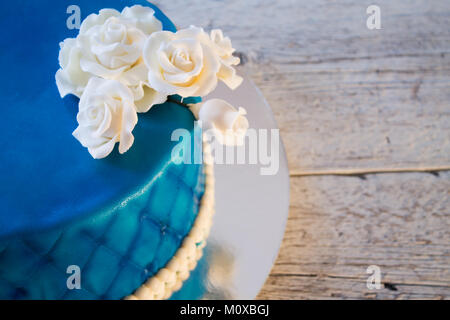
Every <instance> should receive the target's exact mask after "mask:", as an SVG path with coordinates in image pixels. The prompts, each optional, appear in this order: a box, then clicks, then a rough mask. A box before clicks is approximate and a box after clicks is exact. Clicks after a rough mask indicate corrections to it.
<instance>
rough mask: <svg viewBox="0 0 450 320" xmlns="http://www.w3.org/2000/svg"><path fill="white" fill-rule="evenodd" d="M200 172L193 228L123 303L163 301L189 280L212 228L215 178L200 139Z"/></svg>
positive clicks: (211, 163)
mask: <svg viewBox="0 0 450 320" xmlns="http://www.w3.org/2000/svg"><path fill="white" fill-rule="evenodd" d="M203 162H204V166H203V172H204V174H205V178H206V180H205V192H204V194H203V197H202V200H201V202H200V210H199V212H198V215H197V218H196V219H195V222H194V226H193V227H192V229H191V230H190V231H189V234H188V235H187V236H186V237H185V238H184V240H183V243H182V245H181V246H180V248H178V250H177V252H176V253H175V255H174V256H173V257H172V258H171V259H170V261H169V262H168V263H167V265H166V266H165V267H164V268H162V269H160V270H159V271H158V272H157V273H156V275H154V276H153V277H151V278H150V279H148V280H147V281H146V282H145V283H144V284H143V285H142V286H141V287H139V288H138V289H137V290H136V291H135V292H134V293H133V294H131V295H129V296H127V297H125V300H165V299H169V298H170V297H171V295H172V294H173V293H174V292H176V291H178V290H179V289H181V287H182V285H183V282H184V281H185V280H187V279H188V278H189V275H190V272H191V271H192V270H194V269H195V267H196V266H197V263H198V261H199V260H200V259H201V258H202V256H203V249H204V248H205V246H206V239H207V238H208V236H209V233H210V231H211V227H212V218H213V216H214V213H215V200H214V199H215V198H214V193H215V187H214V185H215V178H214V165H213V162H214V161H213V157H212V154H211V147H210V145H209V143H207V142H206V139H205V138H203Z"/></svg>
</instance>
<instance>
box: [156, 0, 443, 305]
mask: <svg viewBox="0 0 450 320" xmlns="http://www.w3.org/2000/svg"><path fill="white" fill-rule="evenodd" d="M154 2H155V3H156V4H158V5H159V6H160V7H161V8H162V9H163V10H164V11H165V12H166V13H167V14H168V15H169V16H170V17H171V19H173V20H174V21H175V22H176V24H177V25H179V26H180V27H187V26H189V25H191V24H195V25H198V26H203V27H205V28H206V29H212V28H220V29H222V30H224V33H225V34H226V35H228V36H230V37H231V38H232V40H233V44H234V46H235V47H236V48H237V49H238V51H239V53H240V55H241V58H242V62H243V64H244V66H245V68H246V72H247V73H248V74H249V75H250V76H251V78H252V79H253V80H254V81H255V83H256V85H257V86H258V87H259V88H260V89H261V91H262V92H263V94H264V96H265V98H266V99H267V100H268V102H269V104H270V105H271V107H272V109H273V110H274V113H275V116H276V119H277V121H278V124H279V127H280V129H281V135H282V138H283V140H284V143H285V145H286V150H287V154H288V160H289V166H290V173H291V179H292V181H291V186H292V187H291V199H292V200H291V208H290V218H289V221H288V225H287V232H286V236H285V240H284V243H283V246H282V249H281V251H280V255H279V258H278V260H277V263H276V264H275V267H274V269H273V271H272V274H271V276H270V277H269V279H268V281H267V283H266V285H265V287H264V289H263V290H262V292H261V294H260V295H259V298H261V299H299V298H305V299H323V298H341V299H342V298H343V299H352V298H361V299H365V298H386V299H408V298H411V299H415V298H436V299H441V298H447V299H448V298H450V257H449V252H450V236H449V230H450V225H449V223H450V222H449V221H450V200H449V199H450V194H449V192H450V183H449V181H450V179H449V178H450V173H449V172H445V171H441V172H434V175H433V174H429V173H414V171H428V170H435V171H438V170H446V169H449V168H450V102H449V101H450V28H449V27H448V26H449V25H450V1H446V0H402V1H392V0H379V1H376V4H377V5H379V6H380V8H381V19H382V20H381V21H382V22H381V23H382V29H381V30H368V29H367V28H366V19H367V14H366V8H367V7H368V6H369V5H371V4H373V2H372V1H368V0H360V1H356V0H339V1H331V0H315V1H308V0H277V1H273V0H245V1H241V0H227V1H219V0H214V1H213V0H206V1H205V0H190V1H189V2H186V1H181V0H171V1H154ZM407 171H413V173H408V172H407ZM380 172H393V173H383V174H376V173H380ZM365 173H375V174H368V175H364V174H365ZM347 174H360V175H359V176H352V177H349V176H345V175H347ZM336 175H344V176H336ZM436 175H437V176H436ZM371 264H375V265H378V266H380V267H381V271H382V281H383V283H385V284H386V288H383V289H381V290H374V291H371V290H368V289H367V287H366V279H367V274H366V273H365V272H366V268H367V267H368V266H369V265H371ZM389 288H390V289H389ZM395 289H396V291H395Z"/></svg>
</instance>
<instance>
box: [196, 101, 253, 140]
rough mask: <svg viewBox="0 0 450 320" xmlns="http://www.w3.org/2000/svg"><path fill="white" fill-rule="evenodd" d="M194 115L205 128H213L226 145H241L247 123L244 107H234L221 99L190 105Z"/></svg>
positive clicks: (217, 136)
mask: <svg viewBox="0 0 450 320" xmlns="http://www.w3.org/2000/svg"><path fill="white" fill-rule="evenodd" d="M189 107H190V110H191V111H192V113H193V114H194V116H195V117H196V118H197V119H198V120H201V121H203V123H204V125H205V129H207V130H208V129H210V130H213V132H214V135H215V137H216V139H218V141H219V142H220V143H222V144H224V145H227V146H235V145H242V144H243V143H244V138H245V134H246V133H247V130H248V127H249V123H248V120H247V118H246V117H245V115H246V114H247V111H246V110H245V109H244V108H239V109H236V108H235V107H233V106H232V105H231V104H229V103H228V102H226V101H224V100H221V99H211V100H208V101H206V102H204V103H199V104H193V105H190V106H189Z"/></svg>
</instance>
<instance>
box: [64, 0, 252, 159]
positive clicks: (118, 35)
mask: <svg viewBox="0 0 450 320" xmlns="http://www.w3.org/2000/svg"><path fill="white" fill-rule="evenodd" d="M154 14H155V12H154V10H153V9H151V8H149V7H144V6H140V5H135V6H133V7H126V8H124V9H123V10H122V12H119V11H117V10H113V9H103V10H100V12H99V13H98V14H91V15H89V16H88V17H87V18H86V19H85V20H84V21H83V23H82V24H81V28H80V31H79V34H78V36H77V37H76V38H68V39H65V40H64V41H63V42H61V44H60V47H61V49H60V53H59V64H60V69H59V70H58V71H57V73H56V76H55V77H56V84H57V86H58V90H59V93H60V95H61V97H64V96H66V95H67V94H72V95H75V96H77V97H78V98H80V103H79V112H78V115H77V121H78V128H77V129H76V130H75V131H74V133H73V135H74V137H75V138H76V139H78V140H79V141H80V143H81V144H82V145H83V146H84V147H86V148H87V149H88V151H89V153H90V154H91V155H92V157H93V158H95V159H100V158H104V157H106V156H108V155H109V154H110V153H111V152H112V150H113V149H114V145H115V144H116V143H119V152H120V153H124V152H126V151H128V149H129V148H130V147H131V146H132V144H133V141H134V137H133V134H132V131H133V129H134V127H135V126H136V124H137V122H138V116H137V113H142V112H147V111H148V110H149V109H150V108H151V107H152V106H153V105H155V104H160V103H163V102H165V101H166V100H167V97H168V96H169V95H175V94H177V95H179V96H182V97H192V96H195V97H204V96H206V95H208V94H209V93H211V92H212V91H213V90H214V89H215V88H216V86H217V83H218V81H219V80H220V81H223V82H224V83H225V84H226V85H227V86H228V87H230V88H231V89H235V88H237V87H238V86H239V85H240V84H241V83H242V78H241V77H239V76H238V75H237V74H236V70H235V69H234V66H236V65H238V64H239V62H240V61H239V58H237V57H234V56H233V52H234V49H233V47H232V44H231V41H230V39H229V38H227V37H224V36H223V34H222V31H220V30H213V31H211V33H210V34H207V33H206V32H205V31H204V30H203V29H202V28H197V27H193V26H191V27H190V28H188V29H184V30H180V31H177V32H175V33H174V32H169V31H162V24H161V22H160V21H159V20H158V19H157V18H156V17H155V15H154ZM225 104H226V102H223V103H219V102H218V101H213V102H212V103H204V104H202V105H200V106H199V107H201V106H203V105H204V106H205V110H206V109H207V112H206V111H204V112H198V113H197V115H198V116H199V118H200V119H201V120H204V121H206V122H208V121H209V122H210V125H211V127H214V128H222V127H223V128H224V120H223V117H228V118H229V114H230V112H233V111H236V112H237V113H236V115H238V116H237V118H239V119H241V118H242V117H243V116H244V115H245V110H243V109H240V110H239V111H237V110H235V109H234V107H232V106H229V105H228V104H226V107H224V106H225ZM214 108H217V109H216V110H214ZM230 110H231V111H230ZM225 111H226V112H225ZM203 114H205V116H204V117H203V118H202V115H203ZM211 114H214V117H211ZM214 122H215V125H214ZM233 123H234V121H233ZM239 123H240V125H239V126H238V127H239V128H240V129H239V132H240V134H242V130H244V131H245V130H246V129H247V128H248V122H246V119H245V120H240V121H239ZM230 126H231V127H232V125H228V126H227V129H228V130H229V129H230V128H229V127H230ZM219 131H220V130H219Z"/></svg>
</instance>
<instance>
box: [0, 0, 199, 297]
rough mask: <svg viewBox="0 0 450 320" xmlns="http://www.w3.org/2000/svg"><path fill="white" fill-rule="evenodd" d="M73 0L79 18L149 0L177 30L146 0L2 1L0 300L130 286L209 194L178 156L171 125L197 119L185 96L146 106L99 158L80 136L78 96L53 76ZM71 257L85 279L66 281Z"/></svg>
mask: <svg viewBox="0 0 450 320" xmlns="http://www.w3.org/2000/svg"><path fill="white" fill-rule="evenodd" d="M73 4H76V5H78V6H79V7H80V9H81V14H82V18H85V17H86V16H87V15H88V14H90V13H97V12H98V11H99V10H100V9H102V8H115V9H118V10H122V9H123V7H125V6H131V5H134V4H141V5H149V6H152V7H153V8H154V9H155V11H156V16H157V18H159V19H160V20H161V21H162V22H163V25H164V29H165V30H170V31H175V26H174V25H173V23H172V22H170V20H169V19H167V17H165V16H164V15H163V13H162V12H161V11H159V10H158V9H157V8H156V7H155V6H153V5H151V4H148V3H147V2H146V1H143V0H142V1H137V0H136V1H118V0H116V1H112V0H110V1H108V0H95V1H94V0H75V1H74V0H58V1H54V0H41V1H30V0H28V1H24V0H15V1H3V2H1V4H0V36H1V38H2V42H3V43H8V44H9V46H8V47H7V48H5V49H3V50H1V51H0V68H1V70H2V71H3V76H2V77H1V79H0V106H1V107H0V121H1V126H0V137H1V138H0V149H1V150H2V151H1V156H0V176H1V181H0V203H1V206H2V209H1V213H0V299H118V298H122V297H124V296H126V295H128V294H131V293H132V292H133V291H134V290H135V289H136V288H138V287H139V286H140V285H141V284H142V283H143V282H144V281H145V280H146V279H148V278H149V277H151V276H152V275H154V274H155V273H156V272H157V271H158V270H159V269H160V268H161V267H163V266H164V265H165V264H166V263H167V262H168V261H169V260H170V258H171V257H172V256H173V254H174V253H175V251H176V250H177V249H178V247H179V245H180V243H181V241H182V239H183V238H184V237H185V236H186V234H187V233H188V232H189V230H190V228H191V226H192V224H193V221H194V220H195V217H196V215H197V212H198V206H199V201H200V199H201V197H202V194H203V174H202V170H201V166H200V165H175V164H174V163H172V161H171V150H172V148H173V147H174V145H175V143H176V142H172V141H171V133H172V132H173V130H175V129H178V128H184V129H187V130H189V131H190V132H193V130H194V129H193V121H194V118H193V116H192V114H191V113H190V112H189V110H188V109H187V108H185V107H183V106H180V105H179V104H177V103H174V102H166V103H165V104H162V105H159V106H155V107H153V108H152V109H151V110H150V111H149V112H148V113H146V114H140V115H139V123H138V124H137V126H136V128H135V129H134V131H133V134H134V136H135V142H134V144H133V146H132V148H131V149H130V150H129V151H128V152H127V153H125V154H124V155H119V154H118V152H117V150H115V151H114V152H113V153H112V154H111V155H110V156H109V157H107V158H105V159H102V160H94V159H93V158H92V157H91V156H90V154H89V153H88V152H87V150H86V149H85V148H83V147H82V146H81V145H80V144H79V142H78V141H77V140H76V139H75V138H73V136H72V132H73V130H74V129H75V128H76V126H77V123H76V113H77V104H78V99H76V98H74V97H72V96H69V97H66V98H64V99H61V98H60V97H59V94H58V91H57V88H56V84H55V80H54V75H55V72H56V71H57V69H58V67H59V66H58V52H59V42H61V41H63V40H64V39H65V38H67V37H75V36H76V34H77V32H78V31H77V30H69V29H67V27H66V19H67V18H68V16H69V14H67V13H66V9H67V7H68V6H69V5H73ZM193 141H194V138H193ZM195 141H197V140H195ZM197 142H198V141H197ZM69 265H78V266H79V267H80V268H81V286H82V288H81V289H80V290H68V289H67V286H66V280H67V277H68V276H69V275H68V274H67V273H66V269H67V267H68V266H69Z"/></svg>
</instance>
